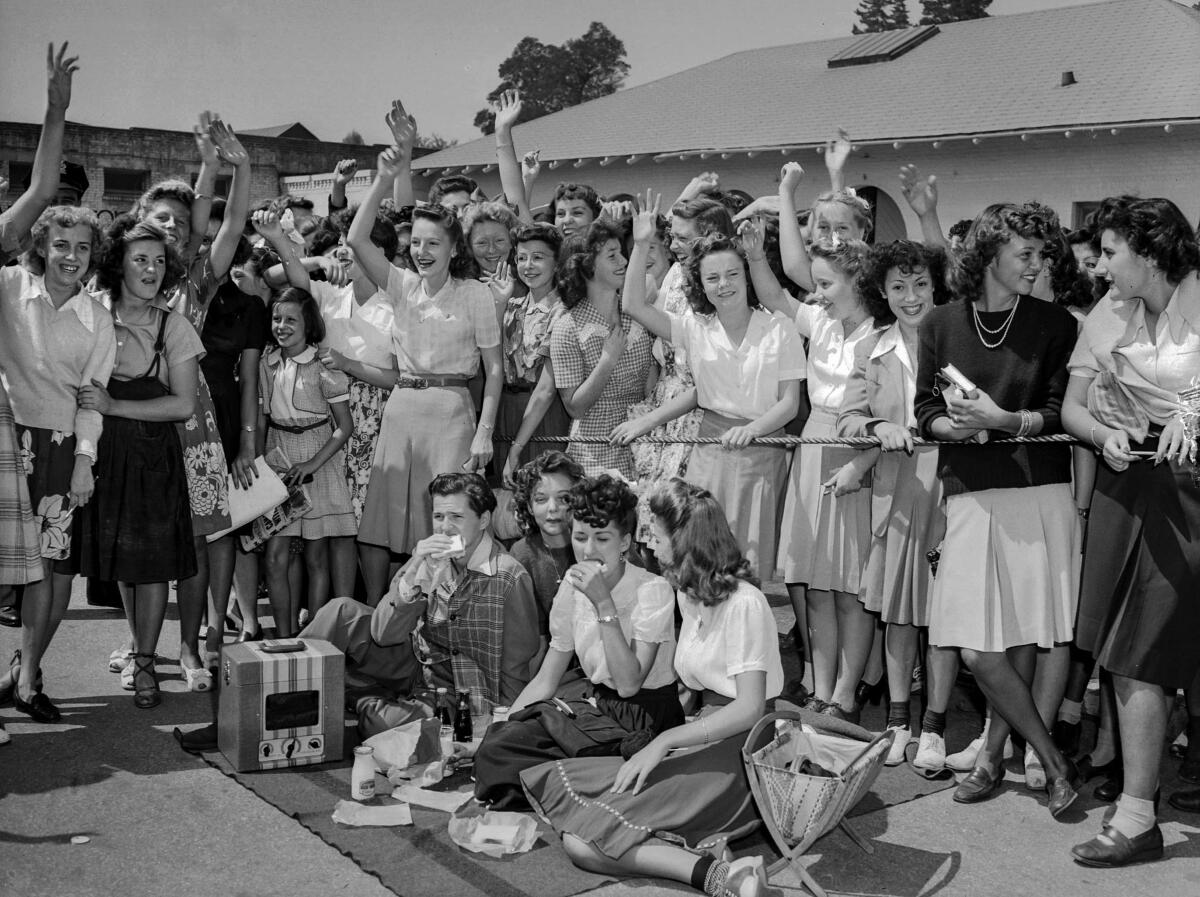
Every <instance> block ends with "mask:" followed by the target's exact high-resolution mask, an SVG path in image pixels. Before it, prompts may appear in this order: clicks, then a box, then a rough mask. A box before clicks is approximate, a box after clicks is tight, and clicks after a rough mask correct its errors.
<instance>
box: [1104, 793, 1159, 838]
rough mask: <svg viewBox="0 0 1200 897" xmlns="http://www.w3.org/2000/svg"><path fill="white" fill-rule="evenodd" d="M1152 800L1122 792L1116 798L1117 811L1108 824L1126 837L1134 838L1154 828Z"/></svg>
mask: <svg viewBox="0 0 1200 897" xmlns="http://www.w3.org/2000/svg"><path fill="white" fill-rule="evenodd" d="M1154 822H1155V816H1154V801H1152V800H1143V799H1142V798H1140V797H1130V796H1129V795H1128V794H1122V795H1121V796H1120V797H1118V798H1117V812H1115V813H1114V814H1113V818H1112V821H1110V822H1109V823H1108V824H1109V825H1111V826H1112V827H1113V828H1115V829H1116V830H1117V831H1119V832H1120V833H1121V834H1122V835H1124V836H1125V837H1126V838H1136V837H1137V836H1138V835H1141V834H1145V833H1146V832H1148V831H1150V829H1152V828H1154Z"/></svg>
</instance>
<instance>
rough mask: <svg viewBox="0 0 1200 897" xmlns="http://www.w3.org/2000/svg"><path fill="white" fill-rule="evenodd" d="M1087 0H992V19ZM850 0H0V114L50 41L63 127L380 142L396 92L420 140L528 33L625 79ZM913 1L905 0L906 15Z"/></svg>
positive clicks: (41, 80) (824, 25)
mask: <svg viewBox="0 0 1200 897" xmlns="http://www.w3.org/2000/svg"><path fill="white" fill-rule="evenodd" d="M1085 2H1091V0H995V2H993V4H992V6H991V9H990V12H991V14H992V15H1005V14H1011V13H1018V12H1027V11H1029V10H1033V9H1046V8H1050V7H1057V6H1076V5H1080V4H1082V3H1085ZM857 5H858V2H857V0H743V2H740V3H738V2H729V0H690V2H685V0H604V2H603V3H599V4H597V3H584V2H580V0H421V2H414V0H0V85H4V87H3V89H2V90H0V121H18V122H39V121H41V119H42V115H43V112H44V108H45V75H44V71H45V54H46V49H45V48H46V44H47V42H49V41H55V42H56V43H57V42H59V41H62V40H64V39H65V40H69V41H70V44H71V47H70V51H71V52H72V53H75V54H78V55H79V56H80V71H79V73H78V75H76V77H75V85H74V92H73V97H72V102H71V108H70V111H69V112H68V114H67V117H68V119H69V120H70V121H74V122H79V123H82V124H89V125H102V126H106V127H117V128H124V127H150V128H164V129H168V130H181V131H182V130H190V129H191V126H192V124H193V123H194V122H195V120H196V116H197V115H198V114H199V113H200V112H201V111H203V110H206V109H208V110H213V111H215V112H219V113H220V114H221V116H222V117H223V118H224V119H225V120H226V121H227V122H228V123H229V124H230V125H231V126H232V127H233V128H234V129H235V130H236V129H238V128H246V129H250V128H263V127H268V126H271V125H278V124H284V123H290V122H294V121H299V122H303V123H304V124H305V125H306V126H307V127H308V128H309V130H311V131H312V132H313V133H315V134H316V135H317V136H318V137H319V138H321V139H322V140H332V141H338V140H341V139H342V138H343V137H344V136H345V135H346V134H347V133H348V132H349V131H351V130H357V131H359V132H360V133H361V134H362V135H363V136H364V137H365V138H366V140H367V142H368V143H384V142H390V136H389V133H388V130H387V127H386V125H385V124H384V121H383V118H384V115H385V114H386V112H387V110H388V108H389V107H390V105H391V101H392V99H393V98H400V99H401V100H403V102H404V104H405V106H406V107H407V108H408V110H409V112H411V113H412V114H413V115H415V116H416V119H417V124H418V127H419V129H420V131H421V133H423V134H432V133H437V134H440V135H442V136H444V137H448V138H454V139H458V140H460V141H464V142H465V141H467V140H472V139H474V138H476V137H478V136H479V131H478V130H477V129H476V128H475V127H474V126H473V124H472V122H473V120H474V118H475V113H476V112H477V111H478V110H480V109H482V108H483V107H484V105H485V103H486V97H487V94H488V92H489V91H490V90H492V89H493V88H494V87H495V86H496V85H497V84H498V83H499V76H498V75H497V71H496V70H497V67H498V66H499V64H500V63H501V62H502V61H503V60H504V59H505V58H507V57H508V55H509V54H510V53H511V52H512V49H513V47H514V46H515V45H516V44H517V42H518V41H519V40H521V38H523V37H525V36H526V35H530V36H533V37H536V38H537V39H539V40H541V41H542V42H544V43H553V44H561V43H562V42H564V41H566V40H568V39H570V38H572V37H578V36H579V35H581V34H583V33H584V32H585V31H586V30H587V28H588V25H589V23H590V22H592V21H593V20H599V21H601V22H603V23H604V24H605V25H606V26H607V27H608V28H609V30H611V31H612V32H613V33H614V34H615V35H616V36H617V37H619V38H620V39H621V40H622V41H624V43H625V49H626V58H627V60H628V62H629V65H630V73H629V78H628V79H627V81H626V86H627V87H633V86H635V85H638V84H644V83H646V82H648V81H653V80H655V79H657V78H661V77H663V76H665V75H669V74H672V73H674V72H678V71H682V70H684V69H687V68H691V67H692V66H695V65H699V64H701V63H704V62H709V61H711V60H713V59H719V58H720V57H722V56H727V55H729V54H730V53H736V52H740V51H742V50H748V49H754V48H757V47H769V46H777V45H779V44H788V43H799V42H803V41H809V40H818V39H822V38H828V37H837V36H841V35H845V34H849V33H850V28H851V26H852V25H853V24H854V22H856V21H857V17H856V16H855V12H854V11H855V8H856V7H857ZM919 6H920V4H919V3H918V2H915V0H914V2H910V3H909V7H910V10H911V14H913V19H914V21H915V20H916V17H917V16H918V15H919Z"/></svg>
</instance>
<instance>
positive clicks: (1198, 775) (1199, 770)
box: [1179, 759, 1200, 785]
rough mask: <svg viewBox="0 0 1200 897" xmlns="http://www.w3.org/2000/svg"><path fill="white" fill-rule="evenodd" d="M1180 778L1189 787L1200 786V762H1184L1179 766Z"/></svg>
mask: <svg viewBox="0 0 1200 897" xmlns="http://www.w3.org/2000/svg"><path fill="white" fill-rule="evenodd" d="M1179 778H1181V779H1183V780H1184V781H1185V782H1187V783H1188V784H1189V785H1200V760H1191V759H1188V760H1184V761H1183V762H1182V763H1180V764H1179Z"/></svg>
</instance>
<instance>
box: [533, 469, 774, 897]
mask: <svg viewBox="0 0 1200 897" xmlns="http://www.w3.org/2000/svg"><path fill="white" fill-rule="evenodd" d="M650 507H651V511H652V512H653V514H654V518H653V530H654V552H655V554H656V555H657V557H658V560H659V562H660V563H661V564H662V566H663V569H664V570H666V571H667V576H668V579H669V580H670V581H671V583H672V584H673V585H674V586H675V587H676V589H678V592H679V608H680V611H681V612H682V614H683V628H682V629H681V630H680V633H679V644H678V647H677V648H676V651H675V670H676V672H677V673H678V674H679V678H680V680H681V681H682V682H683V684H684V685H686V686H687V687H688V688H690V689H692V691H693V692H696V693H699V694H701V695H702V699H703V705H704V706H703V708H702V709H701V711H700V715H699V717H698V718H696V719H695V720H694V721H693V722H689V723H686V724H685V725H680V726H676V727H674V728H671V729H667V730H666V731H664V732H660V733H659V734H658V735H657V736H656V737H655V738H654V740H653V741H651V742H650V743H649V744H648V745H646V746H645V747H644V748H642V749H641V750H640V751H638V752H637V753H636V754H634V755H633V756H632V757H629V758H628V759H626V760H624V761H622V760H621V759H619V758H616V757H612V758H609V757H597V758H576V759H566V760H559V761H557V762H555V763H543V764H542V765H540V766H536V767H534V768H533V769H529V770H526V771H525V772H523V773H522V774H521V781H522V782H523V784H524V786H525V793H526V795H527V796H528V798H529V801H530V803H532V804H533V805H534V807H535V808H536V809H537V811H538V813H539V815H540V816H541V817H542V818H544V819H546V820H548V821H549V823H550V824H551V825H552V826H553V827H554V829H555V830H556V831H557V832H559V833H560V834H561V836H562V843H563V848H564V849H565V850H566V852H567V856H568V857H570V859H571V862H573V863H574V864H575V865H577V866H579V867H580V868H581V869H586V870H588V871H590V872H595V873H598V874H601V875H614V874H615V875H638V876H650V877H655V878H668V879H671V880H673V881H679V882H684V883H688V884H691V886H692V887H693V888H695V889H696V890H697V891H703V892H704V893H705V894H713V895H725V894H738V895H742V897H748V895H758V894H760V893H762V889H763V888H764V887H765V884H766V876H765V872H764V870H763V860H762V858H761V857H746V858H744V859H740V860H735V861H734V862H732V863H730V862H728V861H727V860H726V859H725V856H727V854H726V852H725V850H724V843H725V842H726V841H728V840H733V839H736V838H739V837H741V836H743V835H745V834H747V833H748V832H750V831H752V830H753V829H754V828H756V827H757V826H758V823H759V817H758V814H757V811H756V810H755V806H754V801H753V799H752V797H751V795H750V789H749V787H748V785H747V782H746V776H745V771H744V769H743V767H742V758H741V749H742V746H743V744H744V743H745V740H746V733H747V731H748V730H749V729H750V728H751V726H753V725H754V723H756V722H757V721H758V720H759V719H760V718H761V717H762V715H763V713H764V712H765V710H766V707H767V702H768V701H769V700H770V699H772V698H774V697H775V696H776V695H778V694H779V691H780V689H781V688H782V687H783V667H782V664H781V662H780V659H779V638H778V633H777V631H776V626H775V619H774V616H773V615H772V613H771V608H770V606H769V605H768V604H767V599H766V597H765V596H764V595H763V593H762V592H761V591H759V589H758V587H757V580H756V578H755V576H754V573H753V570H752V567H751V564H750V562H749V561H748V560H746V558H745V556H744V555H743V554H742V551H741V548H740V547H739V546H738V544H737V541H736V540H735V539H734V537H733V533H732V532H730V530H729V526H728V524H727V523H726V522H725V515H724V513H723V512H722V510H721V506H720V504H719V503H718V502H717V500H716V499H715V498H714V497H713V496H712V494H711V493H709V492H707V491H705V490H703V489H699V488H697V487H695V486H692V485H689V484H688V483H685V482H684V481H682V480H680V479H674V480H671V481H669V482H668V483H666V484H664V485H663V486H661V487H660V488H659V489H658V491H656V492H655V493H654V495H653V496H651V498H650ZM676 749H685V750H682V751H681V752H679V753H675V754H674V755H671V756H668V755H669V754H671V752H672V751H674V750H676Z"/></svg>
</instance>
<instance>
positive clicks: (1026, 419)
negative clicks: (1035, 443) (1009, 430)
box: [1016, 408, 1033, 438]
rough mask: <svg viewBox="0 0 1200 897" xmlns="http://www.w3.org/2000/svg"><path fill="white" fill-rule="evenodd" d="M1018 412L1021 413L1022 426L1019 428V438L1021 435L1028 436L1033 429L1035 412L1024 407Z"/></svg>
mask: <svg viewBox="0 0 1200 897" xmlns="http://www.w3.org/2000/svg"><path fill="white" fill-rule="evenodd" d="M1017 413H1018V414H1019V415H1021V426H1020V427H1019V428H1018V429H1017V433H1016V435H1017V437H1018V438H1019V437H1021V436H1028V435H1029V431H1030V430H1032V429H1033V412H1032V411H1026V410H1025V409H1024V408H1022V409H1021V410H1020V411H1018V412H1017Z"/></svg>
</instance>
